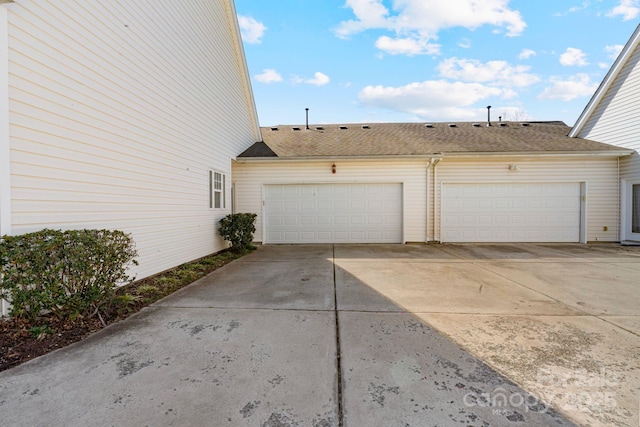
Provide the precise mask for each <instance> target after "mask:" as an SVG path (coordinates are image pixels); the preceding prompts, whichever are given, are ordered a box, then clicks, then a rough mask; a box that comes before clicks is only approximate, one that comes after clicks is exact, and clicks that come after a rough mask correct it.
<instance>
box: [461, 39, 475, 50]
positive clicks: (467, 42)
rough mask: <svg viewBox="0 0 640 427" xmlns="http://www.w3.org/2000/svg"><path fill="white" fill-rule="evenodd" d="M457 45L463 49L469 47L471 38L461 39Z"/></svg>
mask: <svg viewBox="0 0 640 427" xmlns="http://www.w3.org/2000/svg"><path fill="white" fill-rule="evenodd" d="M458 46H460V47H461V48H463V49H469V48H470V47H471V46H472V45H471V40H470V39H466V38H465V39H462V40H461V41H460V43H458Z"/></svg>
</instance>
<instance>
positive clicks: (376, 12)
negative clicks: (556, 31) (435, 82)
mask: <svg viewBox="0 0 640 427" xmlns="http://www.w3.org/2000/svg"><path fill="white" fill-rule="evenodd" d="M346 5H347V7H350V8H351V9H352V10H353V13H354V15H355V17H356V19H354V20H349V21H343V22H341V23H340V25H339V26H338V28H337V29H336V30H335V32H336V35H337V36H338V37H342V38H346V37H349V36H351V35H353V34H356V33H359V32H362V31H366V30H369V29H382V30H387V31H390V32H392V33H393V34H394V36H395V37H390V36H385V38H380V39H378V42H377V43H376V45H380V46H382V47H388V48H389V47H390V49H391V51H393V52H396V54H397V53H404V52H406V53H405V54H411V55H416V54H418V53H417V52H416V48H421V51H420V53H432V52H434V47H435V45H434V44H433V43H431V42H432V40H435V39H437V37H438V33H439V32H440V31H441V30H443V29H447V28H453V27H465V28H469V29H475V28H478V27H480V26H483V25H492V26H494V27H496V28H499V29H503V30H506V34H507V35H508V36H517V35H520V34H521V33H522V31H524V29H525V28H526V26H527V24H526V23H525V22H524V20H523V19H522V16H521V15H520V12H518V11H515V10H512V9H509V7H508V6H509V0H483V1H477V0H448V1H446V2H443V1H442V0H396V1H395V2H394V3H393V11H390V10H389V9H387V8H386V7H385V6H384V4H383V0H347V4H346ZM408 40H412V41H413V45H412V48H408V47H407V45H408ZM403 46H404V47H403Z"/></svg>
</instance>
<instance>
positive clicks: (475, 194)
mask: <svg viewBox="0 0 640 427" xmlns="http://www.w3.org/2000/svg"><path fill="white" fill-rule="evenodd" d="M441 223H442V232H441V240H442V241H443V242H579V241H580V183H512V184H486V183H479V184H443V186H442V222H441Z"/></svg>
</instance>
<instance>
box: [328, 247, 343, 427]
mask: <svg viewBox="0 0 640 427" xmlns="http://www.w3.org/2000/svg"><path fill="white" fill-rule="evenodd" d="M331 250H332V252H333V255H332V260H331V261H332V264H333V311H334V315H335V319H336V365H337V366H336V368H337V370H338V375H337V382H338V397H337V400H338V426H339V427H343V425H344V419H343V408H342V361H341V351H340V319H339V318H338V284H337V281H336V246H335V245H332V246H331Z"/></svg>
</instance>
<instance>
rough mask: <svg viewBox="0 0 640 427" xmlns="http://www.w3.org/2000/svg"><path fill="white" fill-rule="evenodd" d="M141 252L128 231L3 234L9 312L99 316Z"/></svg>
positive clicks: (1, 286) (0, 245) (3, 293)
mask: <svg viewBox="0 0 640 427" xmlns="http://www.w3.org/2000/svg"><path fill="white" fill-rule="evenodd" d="M136 255H137V253H136V250H135V248H134V245H133V241H132V239H131V237H130V236H129V235H127V234H125V233H123V232H122V231H117V230H116V231H110V230H68V231H61V230H51V229H44V230H41V231H37V232H34V233H28V234H23V235H20V236H3V237H2V239H0V275H1V276H2V280H1V281H0V297H2V298H4V299H7V300H9V301H10V302H11V305H12V307H11V310H10V312H9V315H11V316H13V317H16V318H22V319H26V320H28V321H30V322H32V323H33V322H35V321H36V319H37V318H38V316H40V315H42V314H46V313H52V314H54V315H56V316H57V317H59V318H75V317H77V316H87V315H94V314H96V313H98V315H99V310H100V309H101V307H102V306H103V305H104V304H106V303H109V302H110V299H111V298H112V297H113V294H114V290H115V288H116V287H117V286H118V285H121V284H125V283H127V282H130V281H131V279H132V278H130V277H129V276H128V275H127V273H126V270H127V268H128V267H129V266H130V265H131V264H137V261H136V260H135V259H134V258H135V257H136Z"/></svg>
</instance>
